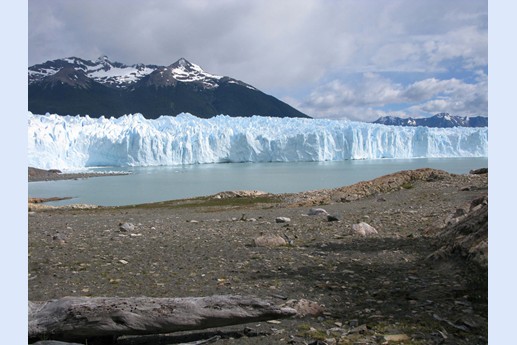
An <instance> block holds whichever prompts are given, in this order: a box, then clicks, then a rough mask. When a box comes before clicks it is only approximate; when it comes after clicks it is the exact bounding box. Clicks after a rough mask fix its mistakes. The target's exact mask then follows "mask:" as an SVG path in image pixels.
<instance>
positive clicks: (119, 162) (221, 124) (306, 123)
mask: <svg viewBox="0 0 517 345" xmlns="http://www.w3.org/2000/svg"><path fill="white" fill-rule="evenodd" d="M28 156H29V157H28V158H29V166H33V167H36V168H41V169H52V168H56V169H62V170H73V169H82V168H87V167H97V166H161V165H182V164H202V163H223V162H296V161H342V160H348V159H381V158H397V159H404V158H445V157H488V128H487V127H484V128H465V127H456V128H428V127H397V126H385V125H378V124H371V123H363V122H351V121H340V120H327V119H299V118H272V117H260V116H253V117H229V116H225V115H219V116H216V117H213V118H210V119H202V118H198V117H195V116H193V115H190V114H180V115H178V116H175V117H173V116H162V117H160V118H158V119H154V120H149V119H145V118H144V117H143V116H142V115H141V114H133V115H124V116H122V117H119V118H109V119H108V118H104V117H101V118H90V117H88V116H60V115H50V114H46V115H35V114H32V113H30V112H29V115H28Z"/></svg>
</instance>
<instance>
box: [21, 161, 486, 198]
mask: <svg viewBox="0 0 517 345" xmlns="http://www.w3.org/2000/svg"><path fill="white" fill-rule="evenodd" d="M427 167H429V168H435V169H441V170H445V171H448V172H450V173H456V174H466V173H468V172H469V171H470V170H471V169H477V168H483V167H488V158H487V157H484V158H419V159H378V160H347V161H339V162H293V163H228V164H197V165H181V166H160V167H127V168H113V167H111V168H96V169H90V171H124V172H130V174H129V175H122V176H103V177H94V178H89V179H79V180H62V181H42V182H30V183H29V188H28V189H29V197H41V198H47V197H72V199H69V200H62V201H57V202H51V203H47V204H48V205H66V204H75V203H81V204H83V203H84V204H95V205H101V206H121V205H132V204H140V203H150V202H156V201H164V200H173V199H183V198H189V197H195V196H203V195H210V194H215V193H218V192H222V191H229V190H261V191H265V192H270V193H292V192H302V191H308V190H315V189H323V188H335V187H341V186H345V185H350V184H353V183H356V182H359V181H365V180H371V179H373V178H376V177H379V176H382V175H386V174H390V173H393V172H396V171H400V170H409V169H418V168H427Z"/></svg>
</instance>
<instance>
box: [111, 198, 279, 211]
mask: <svg viewBox="0 0 517 345" xmlns="http://www.w3.org/2000/svg"><path fill="white" fill-rule="evenodd" d="M280 201H281V198H280V197H278V196H274V195H265V196H250V197H231V198H221V199H217V198H214V197H206V196H204V197H198V198H192V199H182V200H170V201H161V202H155V203H149V204H139V205H129V206H120V207H117V208H118V209H135V208H137V209H149V208H167V209H179V208H199V207H208V208H213V207H216V208H217V207H221V208H224V207H237V208H238V207H248V206H254V205H258V204H276V203H278V202H280Z"/></svg>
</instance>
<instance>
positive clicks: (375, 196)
mask: <svg viewBox="0 0 517 345" xmlns="http://www.w3.org/2000/svg"><path fill="white" fill-rule="evenodd" d="M390 176H391V177H388V178H384V179H378V180H375V181H373V182H368V183H362V184H358V185H355V186H351V187H347V188H341V189H336V190H328V191H315V192H308V193H301V194H286V195H253V194H251V195H240V196H238V195H235V194H234V195H232V194H231V193H229V194H221V195H219V196H218V197H214V196H211V197H205V198H196V199H191V200H180V201H170V202H162V203H156V204H145V205H135V206H128V207H102V208H94V209H88V208H85V209H70V208H68V209H59V208H45V207H41V206H40V207H31V208H30V212H29V243H28V251H29V272H28V279H29V299H30V300H33V301H41V300H49V299H54V298H60V297H64V296H119V297H130V296H149V297H186V296H210V295H225V294H238V295H255V296H258V297H266V298H272V299H274V300H277V301H278V304H282V303H285V302H286V301H287V300H291V299H295V300H299V299H307V300H310V301H314V302H316V303H318V304H320V305H322V306H324V309H325V311H324V313H323V314H322V315H320V316H317V317H305V318H293V319H284V320H272V321H269V322H260V323H252V324H246V325H237V326H232V327H225V328H218V329H210V330H205V331H197V332H184V333H175V334H168V335H161V336H144V337H142V336H140V337H121V338H119V339H118V340H117V342H116V343H117V344H128V345H129V344H135V345H136V344H179V343H192V344H195V343H196V342H197V343H198V344H199V343H200V342H202V341H210V342H213V343H215V344H392V343H398V344H487V343H488V297H487V290H488V283H487V279H486V274H487V272H486V270H482V269H480V268H479V267H477V266H475V265H472V264H470V263H469V262H468V261H466V260H465V259H464V258H461V257H458V256H454V255H453V256H450V257H446V258H443V259H441V260H430V259H427V257H428V256H429V255H430V254H431V253H433V252H434V251H435V250H436V249H437V248H438V244H437V243H436V239H435V238H434V237H433V236H432V235H431V233H434V231H431V230H433V229H437V228H439V227H442V226H444V224H445V223H446V221H447V219H448V218H450V216H451V214H454V213H455V212H456V210H457V209H458V208H461V207H463V206H464V205H465V204H468V203H470V202H471V201H472V200H473V199H475V198H477V197H479V196H482V195H487V194H488V174H481V175H472V174H467V175H450V174H447V173H445V172H440V171H426V173H425V174H422V176H420V175H419V176H420V177H421V178H420V177H418V178H415V177H414V176H413V175H412V176H413V177H411V178H410V179H409V180H408V179H406V180H404V179H402V180H400V179H398V176H397V175H396V174H394V175H390ZM400 176H403V175H400ZM415 176H416V175H415ZM33 206H34V205H33ZM314 207H318V208H323V209H324V210H326V211H327V212H328V213H329V214H330V215H331V216H333V218H330V219H329V217H328V216H327V215H308V214H309V213H310V209H311V208H314ZM277 217H287V218H289V220H288V221H287V222H284V223H278V222H277V221H276V218H277ZM359 222H366V223H368V224H369V225H371V226H373V227H374V228H375V229H377V231H378V234H376V235H372V236H360V235H357V234H354V233H353V231H352V225H353V224H356V223H359ZM124 223H130V224H131V225H133V226H134V228H131V227H130V226H129V227H128V229H126V230H123V229H121V228H120V225H121V224H124ZM270 234H271V235H280V236H281V237H283V238H286V239H288V241H289V242H290V243H289V244H288V245H284V246H279V247H259V246H254V245H252V244H253V240H254V239H256V238H257V237H259V236H261V235H270ZM85 341H86V340H85ZM93 342H94V340H90V342H88V344H90V345H91V344H92V343H93Z"/></svg>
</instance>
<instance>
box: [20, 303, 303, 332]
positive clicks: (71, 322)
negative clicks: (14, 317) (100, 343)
mask: <svg viewBox="0 0 517 345" xmlns="http://www.w3.org/2000/svg"><path fill="white" fill-rule="evenodd" d="M295 315H297V312H296V310H295V309H293V308H287V307H280V306H277V305H275V304H273V303H272V302H271V301H268V300H264V299H259V298H256V297H252V296H232V295H227V296H211V297H186V298H150V297H130V298H120V297H93V298H88V297H64V298H61V299H56V300H50V301H47V302H30V301H29V327H28V330H29V339H38V338H39V339H41V338H51V339H68V340H70V339H80V338H89V337H105V336H121V335H144V334H159V333H172V332H177V331H187V330H199V329H205V328H211V327H222V326H229V325H236V324H242V323H248V322H257V321H265V320H271V319H280V318H286V317H291V316H295Z"/></svg>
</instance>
